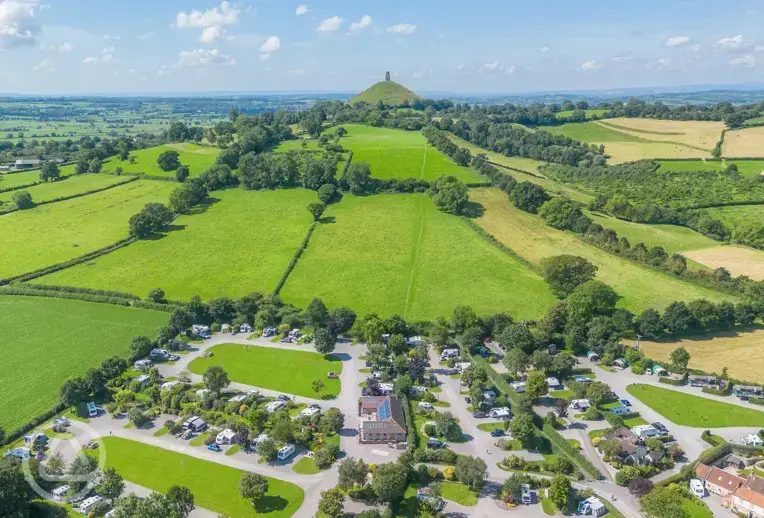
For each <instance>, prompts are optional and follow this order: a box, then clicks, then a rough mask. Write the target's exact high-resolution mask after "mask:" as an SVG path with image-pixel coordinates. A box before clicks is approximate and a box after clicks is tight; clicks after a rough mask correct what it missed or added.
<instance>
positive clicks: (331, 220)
mask: <svg viewBox="0 0 764 518" xmlns="http://www.w3.org/2000/svg"><path fill="white" fill-rule="evenodd" d="M318 222H319V223H321V224H322V225H327V224H330V223H336V222H337V218H335V217H334V216H324V217H322V218H319V219H318Z"/></svg>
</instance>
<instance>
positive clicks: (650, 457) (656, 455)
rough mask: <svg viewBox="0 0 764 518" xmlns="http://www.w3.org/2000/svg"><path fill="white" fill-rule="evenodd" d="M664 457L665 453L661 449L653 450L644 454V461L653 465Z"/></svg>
mask: <svg viewBox="0 0 764 518" xmlns="http://www.w3.org/2000/svg"><path fill="white" fill-rule="evenodd" d="M665 457H666V453H665V452H664V451H663V450H655V451H651V452H650V453H648V454H647V455H645V462H646V463H649V464H652V465H655V464H658V463H659V462H661V461H662V460H663V459H664V458H665Z"/></svg>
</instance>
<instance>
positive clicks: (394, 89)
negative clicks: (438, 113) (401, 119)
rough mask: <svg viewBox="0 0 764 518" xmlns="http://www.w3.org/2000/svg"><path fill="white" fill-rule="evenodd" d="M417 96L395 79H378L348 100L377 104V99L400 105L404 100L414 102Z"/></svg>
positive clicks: (353, 102)
mask: <svg viewBox="0 0 764 518" xmlns="http://www.w3.org/2000/svg"><path fill="white" fill-rule="evenodd" d="M417 97H418V96H417V94H415V93H414V92H412V91H411V90H409V89H408V88H406V87H405V86H403V85H402V84H400V83H396V82H395V81H380V82H379V83H376V84H373V85H371V86H370V87H369V88H367V89H366V90H364V91H363V92H361V93H360V94H358V95H356V96H355V97H353V98H352V99H350V101H348V102H349V103H351V104H355V103H360V102H367V103H369V104H377V103H378V102H379V101H382V102H383V103H385V104H387V105H390V106H400V105H402V104H403V103H404V102H406V101H408V102H409V103H412V102H414V100H415V99H416V98H417Z"/></svg>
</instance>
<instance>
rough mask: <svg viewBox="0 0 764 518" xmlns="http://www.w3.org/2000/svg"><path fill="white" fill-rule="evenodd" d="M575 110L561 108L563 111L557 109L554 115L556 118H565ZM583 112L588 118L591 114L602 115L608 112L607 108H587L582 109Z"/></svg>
mask: <svg viewBox="0 0 764 518" xmlns="http://www.w3.org/2000/svg"><path fill="white" fill-rule="evenodd" d="M575 112H576V110H563V111H559V112H557V113H555V114H554V116H555V117H557V118H558V119H565V118H567V117H570V116H572V115H573V114H574V113H575ZM584 112H585V113H586V118H587V119H589V118H591V117H593V116H596V117H602V116H603V115H605V114H606V113H607V112H608V110H600V109H597V108H592V109H589V110H584Z"/></svg>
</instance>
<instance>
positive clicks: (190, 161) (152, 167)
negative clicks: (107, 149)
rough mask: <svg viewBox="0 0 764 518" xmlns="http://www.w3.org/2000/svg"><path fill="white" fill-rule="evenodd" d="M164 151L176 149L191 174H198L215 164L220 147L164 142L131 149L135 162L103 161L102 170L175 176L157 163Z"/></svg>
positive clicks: (115, 159)
mask: <svg viewBox="0 0 764 518" xmlns="http://www.w3.org/2000/svg"><path fill="white" fill-rule="evenodd" d="M165 151H177V152H178V153H179V155H180V157H179V159H180V163H181V164H183V165H185V166H188V169H189V171H190V173H191V176H199V175H200V174H202V173H203V172H204V171H206V170H207V169H209V168H210V167H212V166H213V165H214V164H215V160H216V159H217V156H218V154H219V153H220V148H217V147H212V146H198V145H196V144H191V143H189V142H182V143H177V144H165V145H163V146H156V147H150V148H146V149H139V150H137V151H131V152H130V156H132V157H134V158H135V163H133V164H131V163H130V162H129V160H125V161H122V160H119V159H118V158H112V159H110V160H109V161H107V162H104V165H103V170H104V171H114V170H116V168H117V167H121V168H122V170H123V171H125V172H126V173H144V174H148V175H154V176H170V177H174V176H175V171H162V170H161V169H160V168H159V166H158V165H157V158H158V157H159V155H160V154H162V153H164V152H165Z"/></svg>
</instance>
